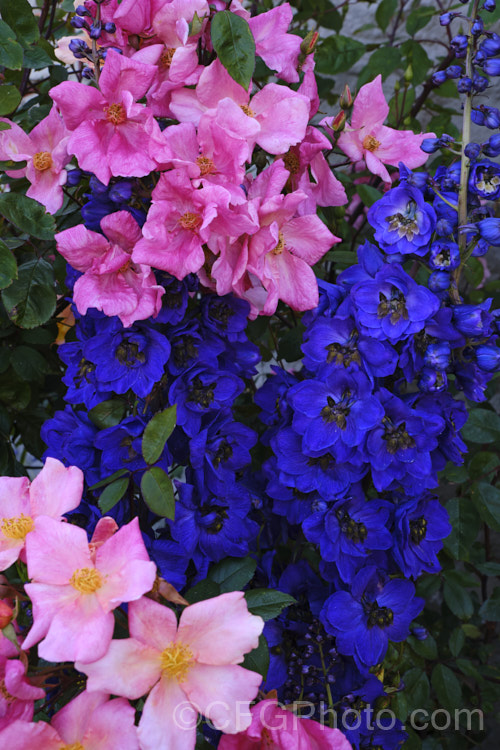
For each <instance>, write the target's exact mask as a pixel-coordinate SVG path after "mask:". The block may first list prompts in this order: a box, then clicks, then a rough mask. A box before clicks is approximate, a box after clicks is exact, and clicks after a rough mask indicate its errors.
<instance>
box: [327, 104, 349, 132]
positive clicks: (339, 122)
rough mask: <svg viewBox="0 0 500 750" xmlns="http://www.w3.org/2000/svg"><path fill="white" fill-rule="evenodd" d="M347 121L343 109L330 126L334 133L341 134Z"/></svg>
mask: <svg viewBox="0 0 500 750" xmlns="http://www.w3.org/2000/svg"><path fill="white" fill-rule="evenodd" d="M346 119H347V118H346V116H345V112H344V110H343V109H341V110H340V112H339V113H338V115H335V117H334V118H333V120H332V122H331V125H330V127H331V129H332V130H333V132H334V133H341V132H342V131H343V129H344V128H345V122H346Z"/></svg>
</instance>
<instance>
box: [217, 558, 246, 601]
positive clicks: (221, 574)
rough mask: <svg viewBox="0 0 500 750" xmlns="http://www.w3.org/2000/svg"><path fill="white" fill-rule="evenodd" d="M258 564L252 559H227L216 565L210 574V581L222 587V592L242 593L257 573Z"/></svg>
mask: <svg viewBox="0 0 500 750" xmlns="http://www.w3.org/2000/svg"><path fill="white" fill-rule="evenodd" d="M256 567H257V563H256V561H255V560H253V559H252V558H251V557H243V558H239V557H227V558H226V559H225V560H221V561H220V562H219V563H217V565H214V566H213V567H212V568H211V569H210V572H209V574H208V578H209V580H210V581H215V583H218V584H219V586H220V591H221V593H222V594H225V593H226V592H227V591H241V590H242V588H243V587H244V586H246V584H247V583H248V582H249V581H250V580H251V578H252V576H253V574H254V573H255V568H256Z"/></svg>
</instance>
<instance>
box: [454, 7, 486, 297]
mask: <svg viewBox="0 0 500 750" xmlns="http://www.w3.org/2000/svg"><path fill="white" fill-rule="evenodd" d="M478 9H479V0H474V5H473V8H472V14H471V17H470V19H469V22H470V28H469V42H468V45H467V55H466V58H465V75H466V76H468V77H469V78H472V75H473V72H472V56H473V53H474V41H475V40H474V37H473V36H472V33H471V29H472V25H473V23H474V22H475V20H476V18H477V14H478ZM472 97H473V93H472V91H468V92H467V93H466V95H465V103H464V112H463V118H462V151H461V163H460V189H459V192H458V226H459V235H458V248H459V250H460V265H459V266H458V268H456V269H455V270H454V271H453V272H452V274H451V288H450V296H451V299H452V302H453V303H454V304H455V305H459V304H460V294H459V292H458V284H459V281H460V274H461V273H462V268H463V266H464V264H465V263H466V261H467V259H468V255H467V236H466V234H465V233H462V234H460V227H461V226H463V225H464V224H467V189H468V182H469V169H470V162H469V159H468V158H467V156H466V155H465V149H466V148H467V146H468V144H469V143H470V130H471V114H472ZM469 254H470V252H469Z"/></svg>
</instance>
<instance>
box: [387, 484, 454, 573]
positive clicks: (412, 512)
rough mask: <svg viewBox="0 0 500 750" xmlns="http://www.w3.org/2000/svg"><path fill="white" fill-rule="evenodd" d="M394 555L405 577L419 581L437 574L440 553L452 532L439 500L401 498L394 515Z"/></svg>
mask: <svg viewBox="0 0 500 750" xmlns="http://www.w3.org/2000/svg"><path fill="white" fill-rule="evenodd" d="M394 529H395V539H394V548H393V555H394V558H395V560H396V562H397V564H398V565H399V567H400V568H401V571H402V573H403V574H404V575H405V576H407V577H408V578H409V577H410V576H413V578H417V577H418V576H419V575H420V574H421V573H422V572H423V571H426V572H428V573H437V572H438V571H439V570H440V569H441V566H440V564H439V561H438V559H437V553H438V552H439V550H440V549H441V548H442V546H443V539H445V538H446V537H447V536H448V534H449V533H450V532H451V526H450V523H449V520H448V513H447V511H446V509H445V508H443V506H442V505H441V503H440V502H439V500H438V499H437V498H436V497H432V496H430V495H424V496H421V497H414V498H403V497H402V498H401V500H400V503H399V505H398V506H397V507H396V511H395V514H394Z"/></svg>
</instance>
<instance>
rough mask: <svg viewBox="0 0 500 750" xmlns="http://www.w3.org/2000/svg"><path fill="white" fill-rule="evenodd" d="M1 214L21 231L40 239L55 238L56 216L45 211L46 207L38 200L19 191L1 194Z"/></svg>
mask: <svg viewBox="0 0 500 750" xmlns="http://www.w3.org/2000/svg"><path fill="white" fill-rule="evenodd" d="M0 214H1V215H2V216H4V217H5V218H6V219H7V221H10V223H11V224H14V226H16V227H17V228H18V229H20V230H21V232H25V233H26V234H29V235H31V236H32V237H38V239H40V240H53V239H54V234H55V231H56V225H55V221H54V218H53V217H52V216H51V215H50V214H48V213H46V212H45V207H44V206H42V205H41V203H38V201H34V200H32V199H31V198H27V197H26V196H25V195H20V194H19V193H4V194H3V195H0Z"/></svg>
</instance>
